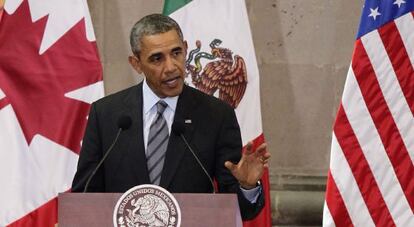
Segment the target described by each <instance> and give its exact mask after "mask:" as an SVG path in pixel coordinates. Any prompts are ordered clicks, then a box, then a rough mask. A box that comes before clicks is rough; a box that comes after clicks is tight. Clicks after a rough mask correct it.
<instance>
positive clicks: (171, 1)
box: [162, 0, 192, 15]
mask: <svg viewBox="0 0 414 227" xmlns="http://www.w3.org/2000/svg"><path fill="white" fill-rule="evenodd" d="M191 1H192V0H165V1H164V9H163V10H162V14H164V15H170V14H171V13H173V12H174V11H176V10H178V9H179V8H181V7H183V6H185V5H186V4H188V3H190V2H191Z"/></svg>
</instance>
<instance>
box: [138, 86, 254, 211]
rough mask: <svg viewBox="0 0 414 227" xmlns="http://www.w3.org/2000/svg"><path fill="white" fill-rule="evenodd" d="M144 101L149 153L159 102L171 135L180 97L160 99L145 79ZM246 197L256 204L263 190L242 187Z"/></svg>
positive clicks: (145, 134)
mask: <svg viewBox="0 0 414 227" xmlns="http://www.w3.org/2000/svg"><path fill="white" fill-rule="evenodd" d="M142 100H143V108H142V116H143V124H144V146H145V153H147V142H148V134H149V130H150V127H151V123H152V122H153V121H154V118H155V117H156V116H157V105H156V104H157V102H158V101H159V100H164V101H165V102H166V103H167V104H168V106H167V108H165V110H164V113H163V116H164V118H165V120H166V121H167V125H168V132H169V134H170V135H171V127H172V123H173V121H174V114H175V109H176V107H177V101H178V96H175V97H166V98H163V99H161V98H159V97H158V96H157V95H156V94H155V93H154V92H153V91H152V90H151V88H150V87H149V86H148V84H147V80H146V79H144V82H143V84H142ZM240 189H241V190H242V193H243V195H244V197H245V198H246V199H247V200H249V201H250V202H251V203H255V202H256V201H257V198H258V197H259V195H260V192H261V188H260V187H255V188H253V189H250V190H245V189H243V188H241V187H240Z"/></svg>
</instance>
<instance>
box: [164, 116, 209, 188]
mask: <svg viewBox="0 0 414 227" xmlns="http://www.w3.org/2000/svg"><path fill="white" fill-rule="evenodd" d="M172 131H173V133H174V134H176V135H178V136H180V137H181V139H182V140H183V141H184V143H185V145H186V146H187V148H188V150H190V152H191V154H192V155H193V156H194V158H195V160H196V161H197V163H198V165H199V166H200V167H201V169H203V172H204V174H205V175H206V176H207V178H208V180H209V181H210V183H211V188H212V189H213V194H215V193H216V189H215V187H214V182H213V179H212V178H211V176H210V174H208V172H207V170H206V168H204V165H203V164H202V163H201V161H200V159H199V158H198V156H197V155H196V154H195V152H194V150H193V149H192V148H191V146H190V144H188V142H187V139H186V138H185V136H184V132H185V124H184V123H183V122H182V121H180V120H177V121H175V122H174V124H173V125H172Z"/></svg>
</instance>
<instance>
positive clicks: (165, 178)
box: [160, 86, 196, 188]
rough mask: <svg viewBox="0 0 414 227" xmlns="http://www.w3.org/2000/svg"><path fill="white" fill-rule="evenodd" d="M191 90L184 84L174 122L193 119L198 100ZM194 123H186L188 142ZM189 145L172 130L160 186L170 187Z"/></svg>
mask: <svg viewBox="0 0 414 227" xmlns="http://www.w3.org/2000/svg"><path fill="white" fill-rule="evenodd" d="M190 93H191V90H190V89H189V88H188V87H187V86H184V88H183V92H182V93H181V95H180V97H179V98H178V102H177V108H176V110H175V115H174V122H176V121H185V120H191V119H193V116H192V112H193V111H192V110H194V109H195V108H196V101H195V100H194V99H193V98H192V97H191V94H190ZM193 130H194V128H193V125H192V124H185V131H184V133H183V134H184V136H185V138H186V139H187V141H188V142H190V141H191V139H192V135H193V133H192V132H193ZM186 149H187V147H186V145H185V143H184V141H183V140H182V139H181V137H180V136H179V135H176V134H175V133H174V132H173V131H172V130H171V133H170V138H169V142H168V147H167V153H166V156H165V161H164V167H163V170H162V174H161V181H160V186H161V187H163V188H168V186H169V185H170V183H171V180H172V179H173V177H174V174H175V172H176V170H177V168H178V166H179V165H180V161H181V159H182V157H183V155H184V153H185V152H188V151H186Z"/></svg>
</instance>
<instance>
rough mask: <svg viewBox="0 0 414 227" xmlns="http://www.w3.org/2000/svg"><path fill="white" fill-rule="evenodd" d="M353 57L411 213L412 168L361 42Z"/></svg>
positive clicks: (413, 200)
mask: <svg viewBox="0 0 414 227" xmlns="http://www.w3.org/2000/svg"><path fill="white" fill-rule="evenodd" d="M354 58H356V59H358V61H353V62H352V68H353V70H354V73H355V77H356V79H357V81H358V85H359V87H360V89H361V92H362V96H363V97H364V100H365V103H366V105H367V108H368V110H369V112H370V114H371V117H372V120H373V121H374V124H375V127H376V128H377V131H378V134H379V136H380V138H381V141H382V143H383V144H384V148H385V150H386V152H387V155H388V157H389V159H390V161H391V164H392V166H393V168H394V171H395V173H396V175H397V178H398V181H399V182H400V184H401V187H402V189H403V191H404V194H405V197H406V198H407V201H408V203H409V204H410V207H411V210H412V211H414V181H413V180H412V179H413V177H414V166H413V163H412V162H411V158H410V157H409V154H408V151H407V148H406V146H405V144H404V142H403V141H402V138H401V135H400V133H399V131H398V128H397V126H396V124H395V122H394V119H393V117H392V114H391V112H390V110H389V108H388V106H387V103H386V101H385V99H384V96H383V93H382V91H381V88H380V86H379V83H378V80H377V78H376V75H375V72H374V70H373V68H372V65H371V62H370V59H369V57H368V55H367V53H366V51H365V48H364V46H363V44H362V42H361V40H357V42H356V45H355V52H354Z"/></svg>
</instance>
